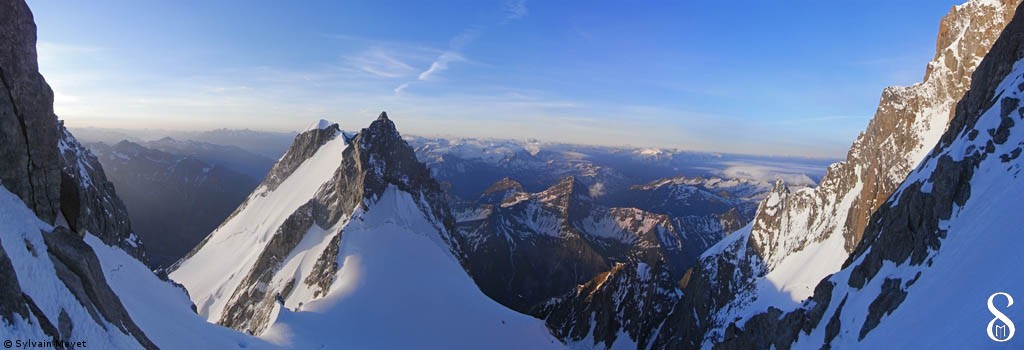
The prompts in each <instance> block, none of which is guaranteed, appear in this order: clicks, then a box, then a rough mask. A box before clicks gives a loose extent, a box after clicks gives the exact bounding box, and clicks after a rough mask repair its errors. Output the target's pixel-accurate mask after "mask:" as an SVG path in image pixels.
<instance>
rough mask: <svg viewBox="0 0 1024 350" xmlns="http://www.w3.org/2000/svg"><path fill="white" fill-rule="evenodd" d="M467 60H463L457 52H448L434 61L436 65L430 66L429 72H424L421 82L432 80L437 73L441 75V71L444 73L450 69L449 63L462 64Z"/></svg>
mask: <svg viewBox="0 0 1024 350" xmlns="http://www.w3.org/2000/svg"><path fill="white" fill-rule="evenodd" d="M465 60H466V59H465V58H463V57H462V55H460V54H459V53H457V52H455V51H447V52H445V53H443V54H441V56H438V57H437V60H436V61H434V63H431V64H430V68H427V70H425V71H423V73H420V75H419V80H420V81H427V80H430V77H432V76H434V75H435V74H437V73H439V72H441V71H444V70H446V69H448V64H449V63H452V62H461V61H465Z"/></svg>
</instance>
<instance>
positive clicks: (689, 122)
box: [29, 0, 956, 157]
mask: <svg viewBox="0 0 1024 350" xmlns="http://www.w3.org/2000/svg"><path fill="white" fill-rule="evenodd" d="M955 3H956V2H954V1H935V0H919V1H786V2H774V1H732V2H723V1H704V0H699V1H664V0H650V1H618V0H603V1H585V2H584V1H579V2H577V1H546V2H541V1H521V0H518V1H516V0H494V1H479V0H477V1H441V2H437V1H430V2H428V1H392V0H378V1H323V2H318V1H302V2H282V1H191V0H183V1H109V0H98V1H89V2H85V1H78V2H65V1H41V0H33V1H29V5H30V6H31V7H32V9H33V12H34V13H35V17H36V22H37V24H38V26H39V55H40V68H41V70H42V73H43V75H44V76H45V77H46V78H47V81H49V83H50V85H51V86H52V87H53V88H54V91H55V94H56V98H55V100H56V101H55V108H56V111H57V113H58V115H59V116H60V117H61V118H63V119H65V120H67V123H68V125H71V126H101V127H123V128H168V129H210V128H218V127H246V128H252V129H266V130H301V129H303V128H304V127H305V125H307V124H309V123H310V122H312V121H315V120H317V119H319V118H327V119H331V120H335V121H338V122H340V123H341V124H342V128H345V129H350V130H351V129H358V128H361V127H364V126H365V125H368V123H369V122H370V121H371V120H372V119H373V118H374V117H375V116H376V114H377V113H379V111H380V110H387V111H388V113H389V115H391V116H392V118H393V119H394V120H395V121H396V123H398V126H399V130H401V131H403V132H404V133H409V134H418V135H428V136H435V135H436V136H476V137H505V138H537V139H541V140H549V141H564V142H574V143H588V144H604V145H633V146H658V147H675V148H684V149H694V150H712V151H722V152H737V153H753V154H775V155H804V156H824V157H841V156H844V155H845V151H846V149H847V148H848V147H849V145H850V143H851V142H852V141H853V139H854V137H856V135H857V133H859V132H860V131H861V130H862V129H863V128H864V127H865V126H866V125H867V122H868V120H869V119H870V118H871V116H872V114H873V113H874V111H875V107H876V105H877V103H878V97H879V96H880V93H881V90H882V88H883V87H885V86H888V85H908V84H912V83H914V82H916V81H918V80H920V78H921V76H922V75H923V74H924V68H925V65H926V63H927V61H928V60H930V59H931V58H932V56H933V55H934V50H935V47H934V46H935V37H936V35H937V32H938V24H939V19H940V18H941V17H942V16H943V15H944V14H945V13H946V12H947V11H948V10H949V8H950V7H951V6H953V5H954V4H955Z"/></svg>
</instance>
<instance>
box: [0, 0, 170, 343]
mask: <svg viewBox="0 0 1024 350" xmlns="http://www.w3.org/2000/svg"><path fill="white" fill-rule="evenodd" d="M0 42H2V43H3V44H2V45H0V126H2V127H0V161H2V162H3V163H4V166H3V168H2V169H0V185H2V187H0V196H2V197H3V199H2V204H3V205H2V206H3V208H4V209H3V210H2V216H3V217H2V218H0V222H2V223H3V228H0V231H2V233H3V236H2V237H3V242H2V243H3V248H2V249H0V250H2V251H3V252H2V253H0V276H2V278H0V284H2V287H0V288H2V289H3V290H4V293H3V296H2V297H0V298H2V299H3V301H2V302H0V316H2V317H3V318H4V319H5V321H7V322H6V323H5V327H4V328H3V330H4V334H11V335H19V336H33V337H36V338H33V339H34V340H44V339H47V338H48V337H49V338H61V339H70V338H72V337H74V336H76V335H77V336H78V337H79V338H87V336H86V335H89V336H88V338H90V339H105V341H97V345H98V346H104V345H103V344H107V345H108V346H111V345H114V344H121V345H122V346H129V345H133V346H136V347H139V346H141V347H145V348H155V345H154V344H153V343H152V342H151V341H150V340H149V338H148V337H147V336H146V334H144V333H143V332H142V330H141V329H139V327H138V326H137V325H136V324H135V322H134V321H133V320H132V319H131V317H130V316H129V315H128V313H127V311H126V309H125V307H124V306H123V305H122V304H121V301H120V299H119V298H118V296H117V295H116V294H115V293H114V292H113V291H112V289H111V287H110V286H109V285H108V284H107V281H106V279H105V277H104V271H103V270H102V267H101V266H100V263H99V260H98V258H97V256H96V254H95V253H94V251H93V249H92V248H91V247H90V246H89V245H88V244H86V243H85V242H84V241H83V238H84V237H85V236H86V235H87V234H91V235H93V236H95V237H98V238H100V239H101V240H102V241H103V242H104V243H106V244H109V245H112V246H118V247H121V248H122V249H123V251H125V252H128V253H130V254H132V255H134V256H135V257H136V258H138V259H144V256H143V253H142V245H141V241H139V240H138V238H137V237H136V236H135V235H134V234H133V233H132V229H131V225H130V223H129V220H128V216H127V213H126V212H125V209H124V205H123V204H122V203H121V201H120V199H118V198H117V196H116V195H115V193H114V189H113V186H112V185H111V184H110V183H109V182H108V181H107V180H106V178H105V175H104V173H103V169H102V168H101V167H100V166H99V163H98V162H97V161H96V158H95V157H94V156H93V155H92V154H91V153H89V151H87V150H85V149H84V148H83V147H82V146H81V145H80V144H79V143H78V142H77V141H76V140H75V139H74V137H73V136H72V135H71V134H70V133H69V132H68V131H67V130H66V129H64V127H63V125H62V124H61V123H59V122H58V121H57V117H56V116H55V115H54V113H53V105H52V103H53V93H52V91H51V90H50V88H49V86H48V85H47V84H46V82H45V81H44V80H43V77H42V76H41V75H40V74H39V71H38V65H37V61H36V51H35V45H36V28H35V24H34V23H33V18H32V13H31V12H30V11H29V8H28V6H27V5H26V4H25V3H24V2H22V1H5V2H3V3H0ZM22 206H24V207H27V209H29V210H31V213H26V212H24V209H23V208H22ZM136 263H137V262H136ZM85 315H88V316H87V317H82V316H85ZM95 334H102V336H101V337H99V338H94V337H92V335H95Z"/></svg>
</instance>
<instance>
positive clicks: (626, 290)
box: [456, 177, 696, 347]
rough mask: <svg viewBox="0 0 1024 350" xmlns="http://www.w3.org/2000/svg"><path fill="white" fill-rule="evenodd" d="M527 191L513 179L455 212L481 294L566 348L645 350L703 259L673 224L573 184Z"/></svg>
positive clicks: (565, 181) (570, 181) (572, 181)
mask: <svg viewBox="0 0 1024 350" xmlns="http://www.w3.org/2000/svg"><path fill="white" fill-rule="evenodd" d="M522 188H523V187H522V186H521V185H520V184H519V183H518V182H515V181H514V180H511V179H508V178H506V179H503V180H501V181H498V182H497V183H495V184H493V185H492V186H490V187H489V188H488V189H487V190H486V191H485V192H484V193H483V194H482V195H481V197H480V199H479V200H478V201H477V202H475V203H468V204H467V203H463V204H462V205H460V206H458V207H457V210H456V213H457V214H456V217H457V219H458V221H459V224H458V227H459V231H458V232H459V236H461V238H462V241H463V242H464V244H465V245H464V250H465V252H466V256H467V260H466V261H467V264H466V266H467V268H468V269H469V271H470V273H471V275H472V276H473V277H474V279H475V280H476V282H477V284H478V285H479V286H480V288H481V290H483V291H484V292H485V293H487V294H488V295H489V296H491V297H492V298H494V299H495V300H497V301H499V302H501V303H502V304H504V305H506V306H509V307H511V308H513V309H514V310H518V311H520V312H524V313H530V314H534V315H536V316H538V317H540V318H543V319H545V320H546V321H547V324H548V327H549V328H551V329H552V331H553V332H554V333H555V334H556V336H558V337H559V338H561V339H563V340H565V341H567V342H570V343H575V344H581V345H583V346H612V345H613V344H630V345H628V346H630V347H634V346H640V347H643V346H645V344H647V342H648V339H647V338H646V337H647V334H646V332H647V331H649V330H650V329H652V328H653V327H654V326H655V325H656V323H657V321H656V320H659V319H661V317H663V316H664V314H665V313H667V312H668V310H669V309H670V307H671V305H673V304H674V303H675V301H676V300H677V298H678V296H679V292H678V289H677V288H676V281H677V280H678V279H679V278H680V277H682V275H683V273H684V271H685V266H686V264H687V263H688V262H690V261H693V260H694V259H695V254H696V253H691V250H689V249H687V245H688V244H689V242H687V241H686V240H685V239H684V237H682V236H681V235H680V234H679V233H678V231H676V230H675V226H674V225H673V222H672V220H671V218H670V217H669V216H667V215H662V214H654V213H650V212H647V211H643V210H640V209H636V208H609V207H605V206H602V205H599V204H597V203H595V200H594V199H593V198H591V196H590V192H591V191H589V189H588V188H587V186H585V185H583V184H581V183H580V182H579V181H577V180H576V179H575V178H573V177H567V178H564V179H563V180H562V181H561V182H559V183H558V184H556V185H554V186H552V187H550V188H548V189H546V190H544V191H541V192H537V193H527V192H524V191H523V190H522ZM688 253H690V254H694V255H692V256H687V255H686V254H688ZM638 344H639V345H638ZM619 346H621V345H619Z"/></svg>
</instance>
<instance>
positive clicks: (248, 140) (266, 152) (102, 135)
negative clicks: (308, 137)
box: [71, 127, 295, 162]
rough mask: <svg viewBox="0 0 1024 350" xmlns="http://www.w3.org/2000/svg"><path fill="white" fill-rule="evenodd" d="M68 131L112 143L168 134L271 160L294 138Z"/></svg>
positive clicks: (249, 133) (221, 132)
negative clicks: (230, 147)
mask: <svg viewBox="0 0 1024 350" xmlns="http://www.w3.org/2000/svg"><path fill="white" fill-rule="evenodd" d="M71 131H72V132H73V133H74V134H75V136H76V137H78V139H79V140H81V141H82V142H86V143H88V142H103V143H106V144H111V145H112V144H115V143H118V142H120V141H122V140H128V141H132V142H135V143H145V142H149V141H155V140H159V139H162V138H165V137H169V138H172V139H175V140H180V141H198V142H204V143H208V144H214V145H221V146H235V147H238V148H240V149H243V150H245V151H248V152H252V153H255V154H258V155H261V156H264V157H267V158H270V159H271V162H273V160H276V159H277V158H278V157H281V155H282V154H284V151H285V150H287V149H288V146H289V145H291V143H292V139H294V138H295V133H294V132H276V131H257V130H248V129H216V130H207V131H178V130H162V129H117V128H96V127H81V128H71Z"/></svg>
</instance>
